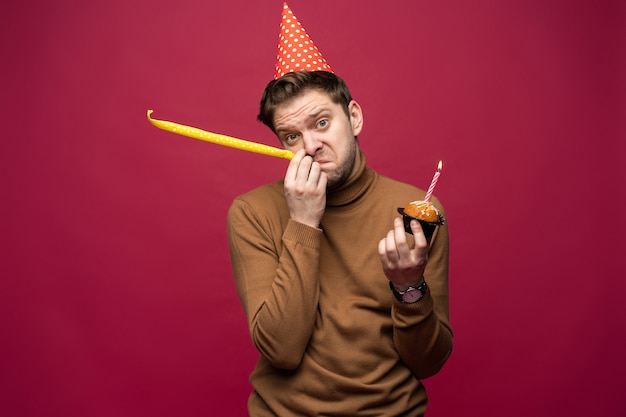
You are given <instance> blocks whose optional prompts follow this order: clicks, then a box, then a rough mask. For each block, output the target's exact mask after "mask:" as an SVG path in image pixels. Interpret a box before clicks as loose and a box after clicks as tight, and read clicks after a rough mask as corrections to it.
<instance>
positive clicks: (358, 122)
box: [348, 100, 363, 136]
mask: <svg viewBox="0 0 626 417" xmlns="http://www.w3.org/2000/svg"><path fill="white" fill-rule="evenodd" d="M348 113H349V114H350V123H351V124H352V133H354V136H359V134H360V133H361V130H362V129H363V110H361V106H360V105H359V103H357V102H356V101H354V100H352V101H351V102H350V104H348Z"/></svg>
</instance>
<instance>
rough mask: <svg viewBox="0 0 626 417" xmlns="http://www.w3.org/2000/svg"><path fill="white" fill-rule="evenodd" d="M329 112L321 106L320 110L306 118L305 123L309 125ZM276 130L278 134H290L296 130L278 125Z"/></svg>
mask: <svg viewBox="0 0 626 417" xmlns="http://www.w3.org/2000/svg"><path fill="white" fill-rule="evenodd" d="M327 111H328V108H326V107H324V106H321V107H320V108H319V109H316V110H315V111H314V112H313V113H311V114H310V115H308V116H307V117H306V119H305V123H309V122H310V121H311V120H315V119H318V118H319V117H320V116H321V115H322V114H323V113H325V112H327ZM274 128H275V129H276V133H282V132H289V131H291V130H294V129H292V128H291V126H289V125H284V126H283V125H278V126H274Z"/></svg>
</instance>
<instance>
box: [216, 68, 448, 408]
mask: <svg viewBox="0 0 626 417" xmlns="http://www.w3.org/2000/svg"><path fill="white" fill-rule="evenodd" d="M259 120H261V121H262V122H264V123H265V124H266V125H268V126H269V127H270V128H271V129H272V130H273V131H274V132H275V133H276V135H277V136H278V139H279V140H280V142H281V143H282V145H283V146H284V147H285V148H286V149H289V150H292V151H293V152H294V153H295V156H294V158H293V159H292V160H291V162H290V163H289V166H288V168H287V172H286V174H285V178H284V180H282V181H279V182H276V183H273V184H267V185H264V186H261V187H259V188H257V189H256V190H253V191H251V192H249V193H246V194H244V195H242V196H239V197H237V198H236V199H235V201H234V202H233V204H232V206H231V208H230V211H229V216H228V226H229V243H230V252H231V259H232V265H233V271H234V276H235V281H236V286H237V291H238V293H239V297H240V299H241V302H242V304H243V307H244V309H245V311H246V314H247V317H248V323H249V326H250V333H251V336H252V339H253V342H254V344H255V346H256V347H257V349H258V350H259V352H260V353H261V355H260V359H259V361H258V363H257V366H256V368H255V370H254V371H253V373H252V375H251V378H250V380H251V383H252V385H253V387H254V391H253V393H252V395H251V396H250V399H249V404H248V408H249V412H250V415H251V416H272V415H276V416H281V417H283V416H311V415H320V416H357V415H368V416H421V415H423V414H424V412H425V410H426V404H427V396H426V393H425V390H424V387H423V385H422V383H421V381H420V380H421V379H423V378H427V377H429V376H432V375H433V374H435V373H436V372H438V371H439V369H441V367H442V366H443V364H444V363H445V361H446V360H447V358H448V356H449V355H450V352H451V349H452V331H451V327H450V324H449V318H448V232H447V226H445V225H443V226H439V227H438V228H437V230H436V231H435V233H434V235H433V237H432V239H431V242H430V245H429V244H428V243H427V241H426V238H425V236H424V234H423V232H422V229H421V227H420V225H419V223H418V222H416V221H413V222H412V223H411V229H412V231H413V236H410V235H408V234H406V233H405V230H404V225H403V222H402V219H401V218H400V217H398V215H397V211H396V209H397V208H398V207H404V206H405V205H406V204H407V203H408V202H410V201H414V200H418V199H421V198H423V197H424V195H425V192H424V191H423V190H419V189H417V188H415V187H413V186H411V185H408V184H402V183H399V182H396V181H394V180H391V179H389V178H386V177H383V176H380V175H378V174H377V173H376V172H375V171H373V170H372V169H370V168H368V167H367V165H366V159H365V155H364V154H363V152H362V151H361V150H360V149H359V144H358V140H357V136H358V135H359V133H360V132H361V129H362V127H363V113H362V109H361V107H360V106H359V104H358V103H357V102H356V101H354V100H353V99H352V97H351V94H350V91H349V90H348V88H347V86H346V85H345V83H344V82H343V80H341V79H340V78H339V77H337V76H336V75H335V74H333V73H332V72H329V71H310V72H309V71H296V72H291V73H287V74H285V75H282V76H280V77H278V78H277V79H275V80H274V81H272V82H270V83H269V84H268V86H267V87H266V89H265V91H264V94H263V97H262V100H261V110H260V114H259ZM433 202H434V203H435V204H436V205H437V206H438V208H439V209H440V210H443V209H442V207H441V205H440V204H439V202H438V201H437V200H436V199H435V200H434V201H433ZM409 287H413V288H419V289H420V291H419V292H417V293H416V294H417V296H415V297H413V298H412V299H411V300H408V301H407V300H403V298H402V297H401V296H400V295H399V294H400V293H401V292H402V291H404V290H406V289H407V288H409Z"/></svg>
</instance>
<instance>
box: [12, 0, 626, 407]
mask: <svg viewBox="0 0 626 417" xmlns="http://www.w3.org/2000/svg"><path fill="white" fill-rule="evenodd" d="M5 3H9V4H4V5H3V6H2V13H1V14H0V35H1V36H0V44H1V45H2V50H1V52H2V67H1V68H2V69H1V71H2V77H1V81H0V83H1V84H0V85H1V87H2V89H1V93H0V96H1V106H2V107H1V109H0V110H1V114H0V117H1V120H2V145H3V149H2V151H1V152H0V154H1V161H0V162H1V169H2V179H3V182H4V186H3V200H2V204H1V205H0V207H1V212H0V214H1V216H2V241H3V247H2V251H1V253H2V254H1V255H0V256H1V257H2V270H1V271H0V272H1V275H2V278H1V281H0V334H1V337H2V339H1V343H0V382H1V385H0V415H3V416H63V417H75V416H76V417H78V416H96V417H99V416H102V417H109V416H116V417H118V416H123V417H125V416H129V417H130V416H132V417H136V416H155V417H160V416H187V417H193V416H209V415H210V416H242V415H245V404H246V399H247V396H248V394H249V391H250V386H249V383H248V374H249V372H250V371H251V369H252V367H253V365H254V363H255V361H256V357H257V354H256V352H255V350H254V349H253V347H252V344H251V341H250V338H249V335H248V331H247V326H246V323H245V317H244V314H243V311H242V309H241V306H240V304H239V301H238V298H237V295H236V293H235V289H234V285H233V280H232V276H231V272H230V263H229V258H228V251H227V239H226V211H227V208H228V206H229V204H230V202H231V200H232V199H233V197H235V196H236V195H237V194H240V193H242V192H245V191H247V190H249V189H251V188H253V187H256V186H257V185H260V184H262V183H265V182H268V181H273V180H275V179H278V178H280V177H281V176H282V174H283V171H284V170H285V167H286V164H287V162H286V161H284V160H280V159H275V158H270V157H267V156H262V155H255V154H251V153H245V152H241V151H238V150H232V149H229V148H224V147H220V146H216V145H212V144H207V143H204V142H200V141H196V140H193V139H188V138H183V137H180V136H176V135H173V134H171V133H167V132H163V131H160V130H158V129H155V128H154V127H152V126H151V125H149V124H148V122H147V121H146V119H145V113H146V110H147V109H149V108H152V109H154V110H155V113H154V117H156V118H162V119H167V120H173V121H177V122H180V123H184V124H190V125H193V126H197V127H201V128H204V129H207V130H211V131H214V132H219V133H224V134H228V135H232V136H237V137H241V138H245V139H250V140H255V141H259V142H264V143H268V144H271V145H277V142H276V140H275V139H274V138H273V136H272V135H271V134H270V132H269V131H268V130H266V129H265V128H264V127H263V126H261V125H260V124H258V123H257V122H256V121H255V116H256V110H257V102H258V98H259V94H260V91H261V89H262V87H263V86H264V85H265V83H266V82H267V81H269V80H270V79H271V77H272V76H273V66H274V57H275V52H276V44H277V40H278V23H279V19H280V12H281V5H282V2H281V1H280V0H265V1H258V0H257V1H252V0H249V1H242V0H228V1H226V0H224V1H222V2H217V1H213V2H211V1H200V0H179V1H176V2H170V1H161V0H153V1H144V0H123V1H122V0H109V1H106V2H88V1H70V0H57V1H39V2H5ZM623 4H624V2H623V1H591V0H590V1H575V0H573V1H572V0H570V1H565V0H563V1H545V0H518V1H513V0H510V1H487V0H476V1H470V2H468V1H460V0H448V1H421V0H419V1H418V0H401V1H396V2H379V1H371V2H364V1H363V0H343V1H342V0H315V1H304V0H292V1H291V3H290V5H291V7H292V8H293V9H294V11H295V13H296V15H297V16H298V18H299V19H300V20H301V21H302V23H303V24H304V26H305V28H306V29H307V30H308V32H309V34H310V35H311V36H312V38H313V40H314V41H315V42H316V44H317V46H318V47H319V48H320V50H321V51H322V52H323V53H324V55H325V56H326V58H327V59H328V61H329V62H330V64H331V65H332V67H333V69H334V70H335V71H336V72H337V73H339V74H340V75H341V76H343V77H344V78H345V79H346V80H347V81H348V83H349V85H350V87H351V88H352V90H353V93H354V96H355V98H356V99H357V100H358V101H359V102H360V103H361V105H362V106H363V107H364V111H365V130H364V132H363V134H362V135H361V137H360V140H361V144H362V148H363V149H364V150H365V152H366V153H367V155H368V161H369V163H370V165H371V166H373V167H374V168H376V169H377V170H378V171H380V172H381V173H383V174H385V175H389V176H392V177H395V178H398V179H400V180H404V181H408V182H411V183H413V184H415V185H417V186H421V187H427V186H428V183H429V181H430V178H431V177H432V174H433V172H434V169H435V166H436V163H437V161H438V160H439V159H443V160H444V171H443V173H442V176H441V178H440V180H439V184H438V187H437V190H436V194H437V195H438V197H439V198H440V199H441V200H442V201H443V202H444V204H445V205H446V207H447V210H448V215H449V225H450V234H451V238H452V247H451V254H452V261H451V276H450V289H451V318H452V322H453V325H454V329H455V350H454V353H453V355H452V357H451V359H450V361H449V362H448V364H447V365H446V367H445V368H444V370H443V371H442V372H441V373H440V374H439V375H437V376H435V377H433V378H431V379H429V380H427V381H425V383H426V385H427V388H428V389H429V392H430V395H431V400H432V401H431V407H430V413H429V415H430V416H431V417H437V416H481V417H486V416H494V417H496V416H497V417H501V416H507V417H516V416H520V417H521V416H535V417H543V416H545V417H548V416H550V417H551V416H557V415H561V416H565V415H567V416H588V415H597V416H615V415H620V414H621V415H624V414H623V413H624V412H626V406H624V402H623V396H624V388H623V386H624V384H623V376H624V374H626V364H625V363H626V361H624V359H623V352H624V351H626V342H625V341H624V339H625V337H624V335H625V334H626V312H625V309H624V307H623V306H624V301H623V300H624V297H625V296H626V279H625V277H626V271H625V268H624V266H623V265H624V264H623V260H622V259H621V256H623V252H624V249H625V247H626V245H625V242H624V234H625V233H626V230H625V224H624V220H623V215H622V214H623V211H624V210H626V204H625V201H624V189H625V185H626V181H625V179H626V175H625V172H624V168H623V166H624V163H625V162H626V160H625V159H626V158H625V156H624V155H625V154H626V147H625V145H624V137H625V133H626V129H625V124H624V120H625V116H626V114H625V111H624V110H625V107H624V104H625V100H624V97H625V77H624V74H625V71H626V65H625V63H626V60H625V59H624V50H625V48H624V44H625V42H626V37H625V31H624V26H625V25H624V22H625V21H626V14H625V13H624V12H625V10H624V6H623Z"/></svg>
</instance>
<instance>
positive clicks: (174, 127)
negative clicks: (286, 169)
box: [148, 110, 293, 159]
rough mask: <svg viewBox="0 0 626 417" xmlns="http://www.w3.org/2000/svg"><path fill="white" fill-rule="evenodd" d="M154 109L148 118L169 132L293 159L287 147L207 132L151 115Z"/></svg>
mask: <svg viewBox="0 0 626 417" xmlns="http://www.w3.org/2000/svg"><path fill="white" fill-rule="evenodd" d="M151 114H152V110H148V120H149V121H150V123H152V124H153V125H154V126H156V127H158V128H159V129H163V130H167V131H168V132H172V133H176V134H179V135H183V136H187V137H190V138H194V139H200V140H203V141H205V142H211V143H215V144H217V145H223V146H229V147H231V148H236V149H241V150H242V151H248V152H255V153H260V154H263V155H269V156H275V157H277V158H284V159H291V158H293V152H291V151H289V150H287V149H280V148H275V147H273V146H268V145H263V144H261V143H256V142H250V141H247V140H243V139H237V138H232V137H230V136H225V135H220V134H217V133H211V132H207V131H204V130H201V129H196V128H195V127H190V126H185V125H181V124H178V123H173V122H168V121H165V120H157V119H153V118H151V117H150V115H151Z"/></svg>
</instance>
